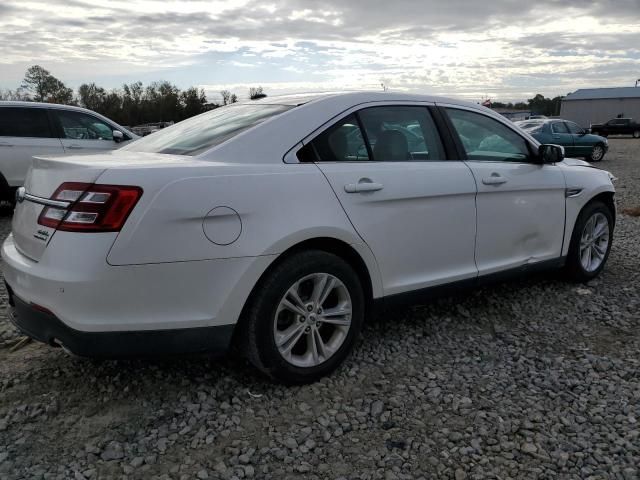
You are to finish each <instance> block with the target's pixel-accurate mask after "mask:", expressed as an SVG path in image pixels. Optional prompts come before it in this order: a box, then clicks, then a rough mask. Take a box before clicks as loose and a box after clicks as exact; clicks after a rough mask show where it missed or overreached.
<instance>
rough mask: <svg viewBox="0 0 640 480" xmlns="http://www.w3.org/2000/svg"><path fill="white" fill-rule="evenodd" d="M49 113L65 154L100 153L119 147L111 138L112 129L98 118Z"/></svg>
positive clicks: (62, 112) (55, 111)
mask: <svg viewBox="0 0 640 480" xmlns="http://www.w3.org/2000/svg"><path fill="white" fill-rule="evenodd" d="M51 113H52V115H53V117H54V119H55V121H56V123H57V125H58V129H59V131H60V137H61V140H62V145H63V146H64V150H65V153H67V154H71V155H72V154H81V153H91V152H100V151H105V150H113V149H115V148H118V147H119V146H120V144H119V143H117V142H116V141H115V140H114V138H113V127H112V126H111V125H109V124H108V123H105V122H103V121H102V120H100V119H99V118H98V117H94V116H93V115H89V114H87V113H84V112H77V111H73V110H62V109H52V110H51Z"/></svg>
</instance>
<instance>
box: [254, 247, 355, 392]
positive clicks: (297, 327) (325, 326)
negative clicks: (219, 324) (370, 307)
mask: <svg viewBox="0 0 640 480" xmlns="http://www.w3.org/2000/svg"><path fill="white" fill-rule="evenodd" d="M364 309H365V300H364V294H363V290H362V286H361V284H360V280H359V278H358V275H357V274H356V273H355V272H354V270H353V269H352V268H351V266H350V265H349V264H348V263H347V262H345V261H344V260H343V259H342V258H340V257H338V256H336V255H333V254H331V253H327V252H323V251H316V250H314V251H307V252H300V253H297V254H294V255H292V256H290V257H288V258H286V259H285V260H284V261H282V262H281V263H280V264H279V265H277V266H276V267H275V268H274V269H273V271H271V272H270V273H269V274H268V276H267V278H266V279H265V280H264V281H263V282H261V284H260V285H258V287H257V291H256V294H255V296H254V298H253V299H252V301H251V304H250V307H249V308H248V311H247V313H246V315H247V318H246V323H245V328H246V329H247V331H246V332H244V334H245V335H246V342H245V348H246V353H247V356H248V358H249V361H250V362H251V363H253V365H255V366H256V367H257V368H258V369H260V370H262V371H263V372H264V373H266V374H267V375H269V376H271V377H272V378H274V379H276V380H278V381H281V382H283V383H288V384H302V383H309V382H313V381H315V380H317V379H318V378H320V377H322V376H324V375H327V374H328V373H330V372H331V371H333V370H334V369H335V368H336V367H337V366H338V365H340V364H341V363H342V361H343V360H344V359H345V358H346V357H347V355H348V354H349V352H350V351H351V349H352V347H353V344H354V343H355V340H356V338H357V336H358V334H359V332H360V328H361V326H362V322H363V319H364Z"/></svg>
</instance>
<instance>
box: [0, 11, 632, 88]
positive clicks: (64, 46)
mask: <svg viewBox="0 0 640 480" xmlns="http://www.w3.org/2000/svg"><path fill="white" fill-rule="evenodd" d="M569 3H570V2H560V1H557V0H538V1H537V2H514V1H511V0H496V1H493V2H477V1H475V0H467V1H462V0H457V1H456V0H449V1H447V2H440V1H439V0H395V1H394V2H392V3H389V2H387V1H382V0H369V1H367V2H361V1H355V0H354V1H352V2H344V0H321V1H318V2H313V3H312V2H308V1H307V0H304V1H303V0H279V1H274V2H268V3H257V2H253V1H249V0H224V1H222V0H215V1H201V0H191V1H158V0H138V1H125V0H115V1H114V2H108V3H107V2H104V3H97V4H96V3H95V2H92V3H89V2H86V1H85V0H59V1H54V0H49V1H42V2H40V1H36V0H22V1H20V0H5V1H4V2H3V4H2V5H0V35H1V37H0V38H2V39H3V41H2V43H0V70H1V71H2V72H3V74H2V75H1V76H0V87H5V88H6V87H11V88H15V86H17V84H18V83H19V81H20V78H21V77H22V75H23V73H24V70H25V69H26V67H28V66H29V65H32V64H35V63H39V64H42V65H43V66H45V67H46V68H49V69H50V70H51V71H52V73H54V74H55V75H57V76H59V77H60V78H62V79H63V80H65V81H68V82H70V83H72V84H73V83H74V82H75V83H79V82H83V81H87V82H89V81H96V82H97V83H99V84H101V83H103V82H105V83H106V86H113V85H110V84H109V82H112V81H113V80H110V79H111V78H113V77H117V78H118V79H119V80H118V81H121V79H122V78H123V77H126V76H127V75H128V76H129V77H130V78H129V79H130V81H133V80H136V76H138V75H141V74H151V73H154V74H156V75H158V78H162V77H163V76H165V75H166V76H169V77H170V78H174V77H175V78H179V79H180V80H179V82H181V83H185V82H189V83H190V84H198V83H202V84H207V85H209V84H211V91H212V92H215V91H217V89H219V88H220V89H222V88H231V89H233V88H232V87H230V85H238V87H237V88H238V89H240V90H241V89H244V88H245V87H247V86H255V85H256V84H261V85H262V86H263V87H264V88H265V90H266V91H267V92H268V93H270V92H274V93H275V92H286V91H302V90H336V89H359V88H378V87H379V85H380V83H381V81H384V83H385V84H386V85H389V86H390V87H391V88H395V89H402V90H415V91H424V92H429V93H442V94H449V95H458V96H465V97H469V98H477V97H479V96H483V95H491V96H492V97H493V98H501V99H509V100H510V99H520V98H525V97H526V96H528V95H532V94H534V93H537V92H541V93H544V94H546V95H549V96H553V95H557V94H565V93H567V92H569V91H571V90H574V89H576V88H580V87H585V86H609V85H623V84H630V83H631V82H633V81H634V80H635V78H637V76H638V73H637V65H638V63H639V60H640V0H615V1H614V0H601V1H600V2H598V3H591V2H583V3H581V4H574V3H571V4H569ZM622 11H624V14H618V12H622ZM605 12H606V14H605ZM208 67H210V68H208ZM203 72H205V73H203ZM191 73H192V74H193V75H190V74H191ZM305 77H306V78H305ZM216 78H217V79H216ZM382 79H384V80H382ZM303 80H304V81H303ZM182 86H186V85H182ZM207 88H209V87H207ZM240 90H239V91H240Z"/></svg>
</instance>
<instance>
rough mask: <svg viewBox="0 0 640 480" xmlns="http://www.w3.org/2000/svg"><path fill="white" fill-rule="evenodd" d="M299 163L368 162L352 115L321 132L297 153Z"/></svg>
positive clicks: (365, 149) (358, 128)
mask: <svg viewBox="0 0 640 480" xmlns="http://www.w3.org/2000/svg"><path fill="white" fill-rule="evenodd" d="M298 159H299V160H300V161H301V162H316V161H321V162H357V161H368V160H369V149H368V148H367V145H366V144H365V141H364V135H363V134H362V130H361V129H360V124H359V122H358V119H357V117H356V116H355V115H354V114H351V115H349V116H348V117H346V118H344V119H342V120H340V121H339V122H338V123H336V124H335V125H332V126H331V127H329V128H328V129H327V130H325V131H324V132H322V133H321V134H320V135H318V136H317V137H316V138H314V139H313V140H312V141H311V143H309V144H307V145H306V146H305V147H304V148H303V149H302V150H300V151H299V152H298Z"/></svg>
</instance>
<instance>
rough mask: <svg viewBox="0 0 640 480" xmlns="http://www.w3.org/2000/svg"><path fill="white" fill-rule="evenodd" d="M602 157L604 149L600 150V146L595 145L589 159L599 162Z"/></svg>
mask: <svg viewBox="0 0 640 480" xmlns="http://www.w3.org/2000/svg"><path fill="white" fill-rule="evenodd" d="M603 156H604V148H602V147H601V146H600V145H596V146H595V147H593V151H592V152H591V159H592V160H593V161H594V162H597V161H599V160H601V159H602V157H603Z"/></svg>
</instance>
